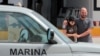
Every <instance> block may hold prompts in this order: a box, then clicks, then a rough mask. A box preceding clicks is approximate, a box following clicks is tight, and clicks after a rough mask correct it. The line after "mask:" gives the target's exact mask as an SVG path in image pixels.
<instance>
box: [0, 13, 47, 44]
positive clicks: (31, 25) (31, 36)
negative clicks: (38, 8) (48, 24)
mask: <svg viewBox="0 0 100 56" xmlns="http://www.w3.org/2000/svg"><path fill="white" fill-rule="evenodd" d="M0 14H1V15H2V14H3V16H4V17H5V18H6V21H5V22H4V21H2V22H3V24H4V23H5V26H2V27H4V28H0V31H6V32H7V33H8V35H7V33H5V34H6V38H7V39H4V40H5V42H18V43H35V42H37V43H46V42H47V34H46V30H45V29H44V27H42V26H41V25H40V24H39V23H38V22H36V21H35V20H34V19H32V18H31V17H29V16H27V15H25V14H21V13H6V12H2V13H0ZM3 20H4V19H3ZM0 22H1V20H0ZM0 27H1V25H0ZM0 40H2V39H0Z"/></svg>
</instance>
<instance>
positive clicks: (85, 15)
mask: <svg viewBox="0 0 100 56" xmlns="http://www.w3.org/2000/svg"><path fill="white" fill-rule="evenodd" d="M80 16H81V18H86V17H87V9H86V8H82V9H81V11H80Z"/></svg>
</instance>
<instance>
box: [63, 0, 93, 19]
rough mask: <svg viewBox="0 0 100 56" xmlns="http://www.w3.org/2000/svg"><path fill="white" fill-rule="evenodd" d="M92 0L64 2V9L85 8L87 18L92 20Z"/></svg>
mask: <svg viewBox="0 0 100 56" xmlns="http://www.w3.org/2000/svg"><path fill="white" fill-rule="evenodd" d="M92 1H93V0H64V7H76V8H81V7H86V8H87V9H88V12H89V13H88V17H90V18H92V14H93V12H92V11H93V9H92V8H93V7H92Z"/></svg>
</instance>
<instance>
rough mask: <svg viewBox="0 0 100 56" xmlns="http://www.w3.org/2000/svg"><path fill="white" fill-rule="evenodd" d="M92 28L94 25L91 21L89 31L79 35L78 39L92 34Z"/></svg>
mask: <svg viewBox="0 0 100 56" xmlns="http://www.w3.org/2000/svg"><path fill="white" fill-rule="evenodd" d="M92 27H93V23H92V21H91V20H89V23H88V29H87V30H86V31H85V32H83V33H82V34H80V35H78V36H77V37H78V38H79V37H84V36H86V35H88V34H90V33H91V29H92Z"/></svg>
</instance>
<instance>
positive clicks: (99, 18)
mask: <svg viewBox="0 0 100 56" xmlns="http://www.w3.org/2000/svg"><path fill="white" fill-rule="evenodd" d="M97 3H98V5H100V1H99V2H97ZM93 4H94V2H93ZM93 7H94V6H93ZM97 7H98V6H97ZM99 7H100V6H99ZM93 19H94V21H100V10H97V11H96V10H94V8H93Z"/></svg>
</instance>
